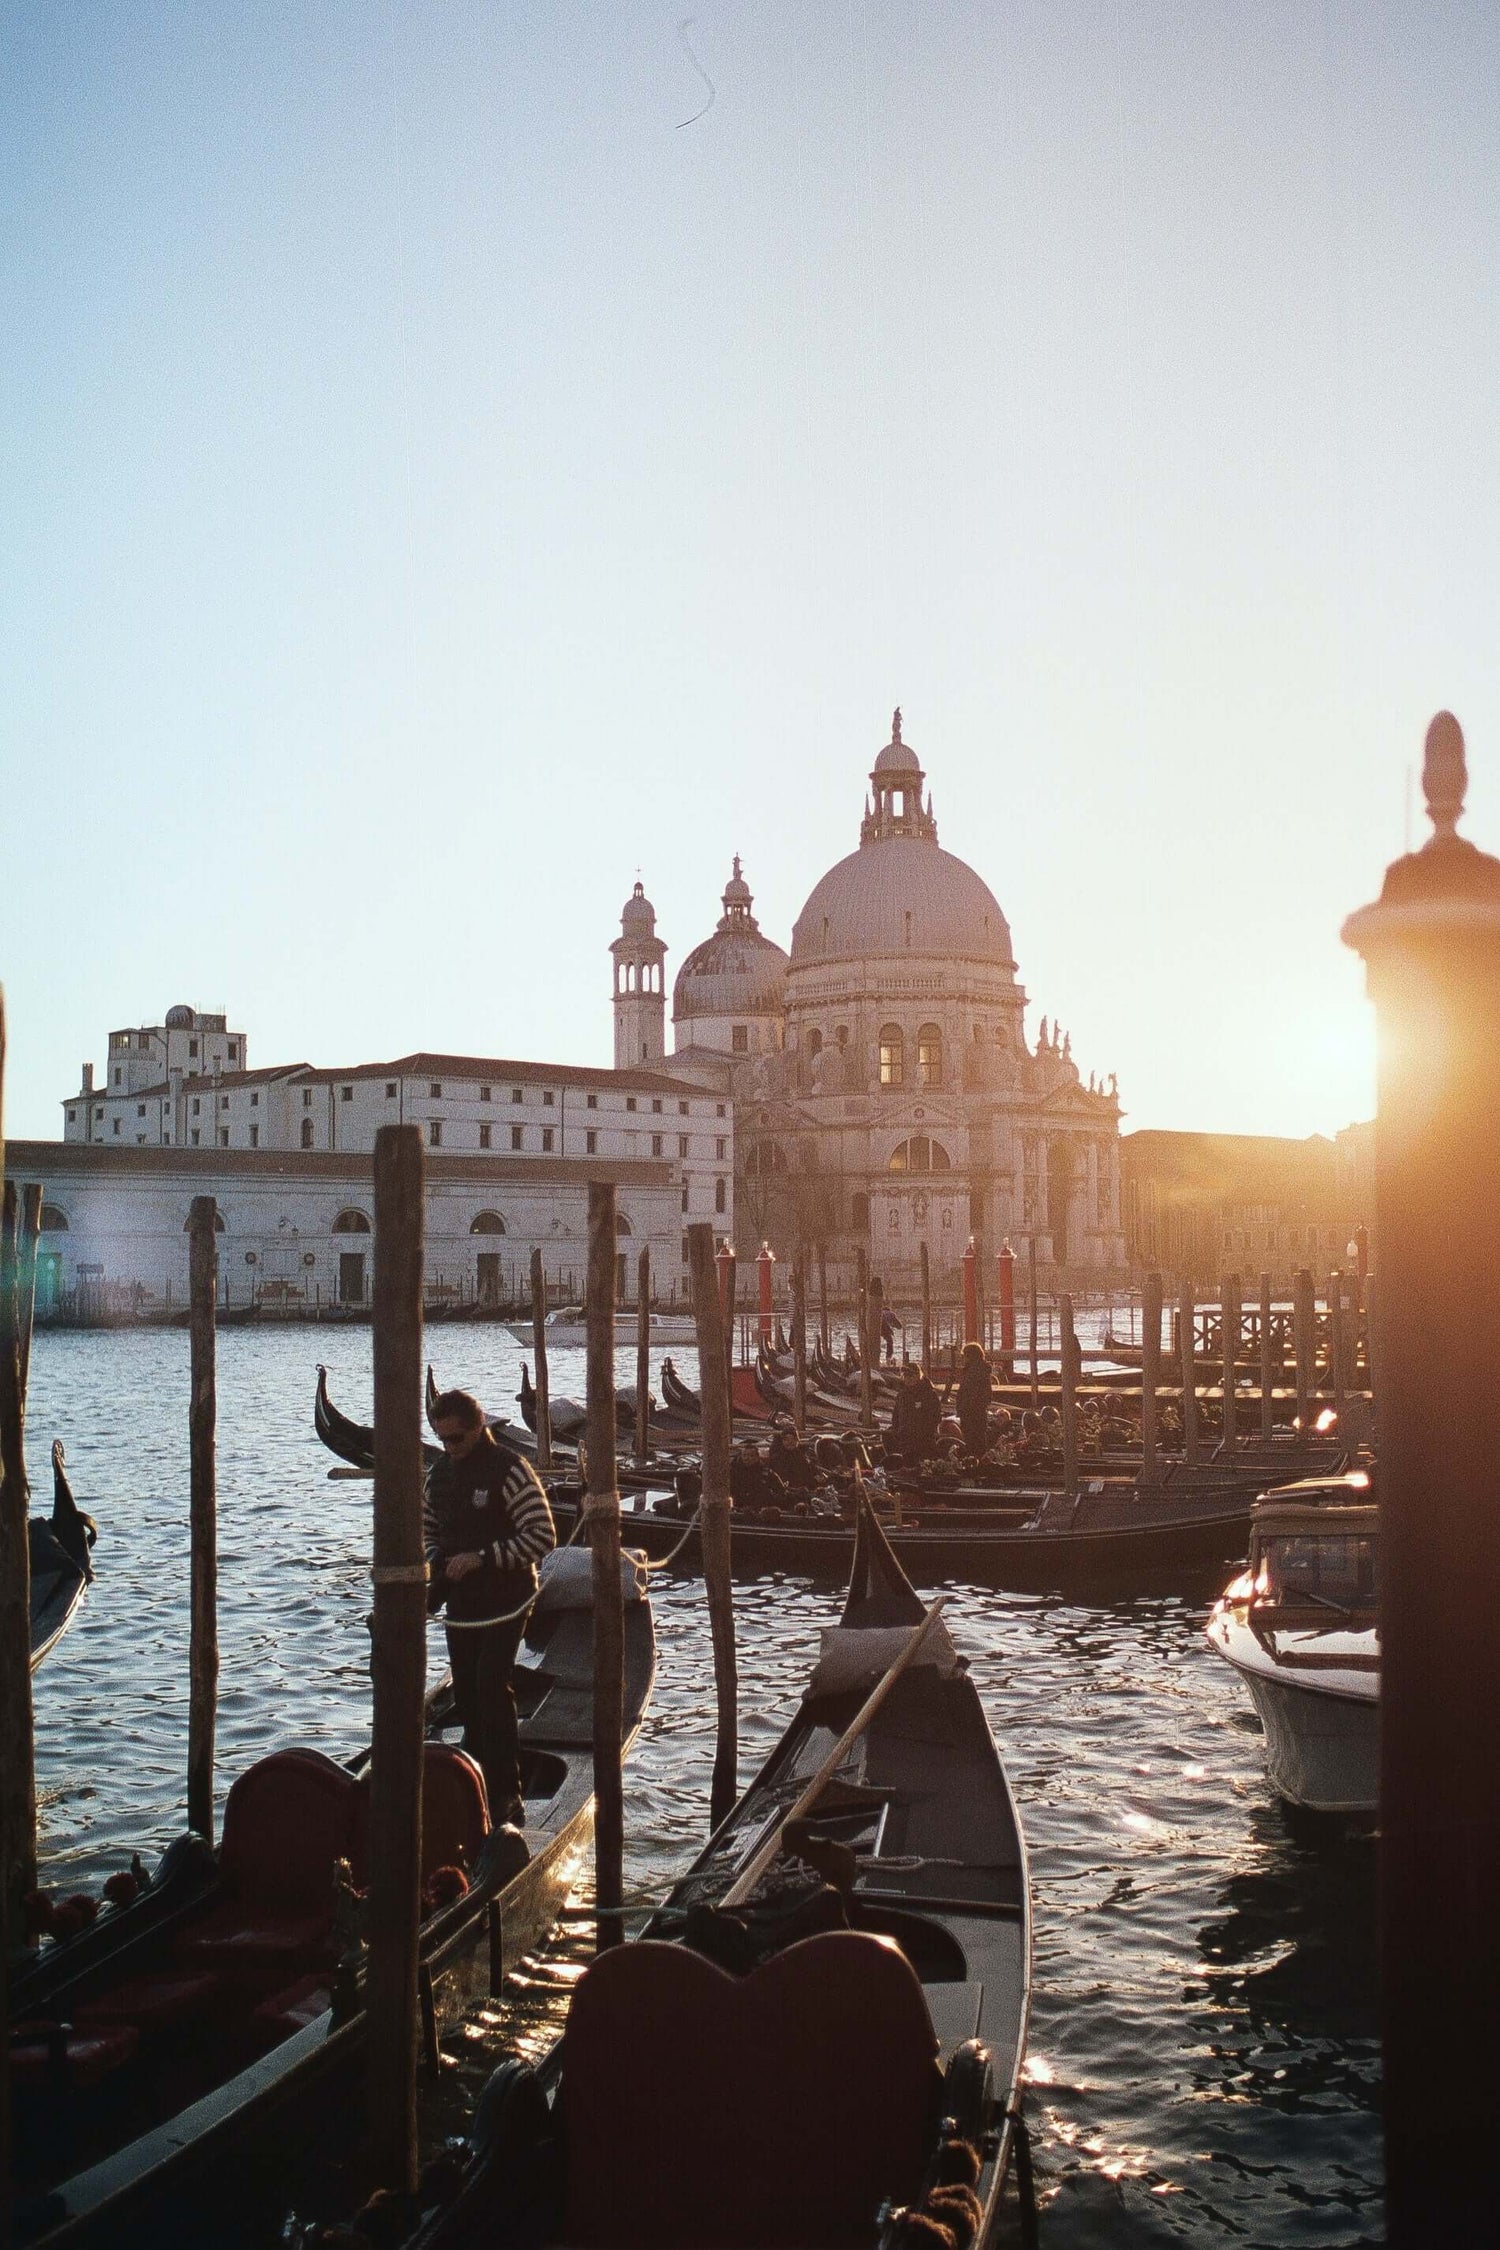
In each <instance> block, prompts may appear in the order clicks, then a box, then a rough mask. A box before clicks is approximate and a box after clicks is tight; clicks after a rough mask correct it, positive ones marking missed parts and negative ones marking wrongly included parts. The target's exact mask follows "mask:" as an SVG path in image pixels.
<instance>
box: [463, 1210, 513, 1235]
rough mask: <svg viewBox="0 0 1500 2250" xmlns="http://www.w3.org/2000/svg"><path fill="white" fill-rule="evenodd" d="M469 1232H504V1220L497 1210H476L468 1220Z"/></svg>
mask: <svg viewBox="0 0 1500 2250" xmlns="http://www.w3.org/2000/svg"><path fill="white" fill-rule="evenodd" d="M469 1232H470V1234H504V1232H505V1221H504V1220H503V1219H502V1218H501V1216H500V1214H499V1212H498V1211H476V1212H475V1214H474V1216H473V1218H472V1219H471V1220H470V1221H469Z"/></svg>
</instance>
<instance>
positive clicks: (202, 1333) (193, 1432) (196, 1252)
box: [187, 1195, 219, 1844]
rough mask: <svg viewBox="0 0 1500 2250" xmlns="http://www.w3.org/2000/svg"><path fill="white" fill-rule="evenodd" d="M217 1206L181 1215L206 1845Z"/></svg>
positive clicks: (213, 1703)
mask: <svg viewBox="0 0 1500 2250" xmlns="http://www.w3.org/2000/svg"><path fill="white" fill-rule="evenodd" d="M218 1219H219V1207H218V1204H217V1203H216V1202H215V1201H214V1199H213V1197H212V1196H211V1195H195V1196H194V1197H193V1200H192V1203H191V1205H190V1207H189V1210H188V1553H189V1560H188V1580H189V1588H190V1592H189V1618H188V1771H187V1817H188V1826H189V1828H193V1829H196V1830H197V1832H198V1834H199V1835H200V1836H202V1837H203V1838H204V1840H205V1841H206V1842H207V1843H210V1844H211V1843H212V1842H213V1840H214V1733H215V1727H216V1724H217V1718H218V1706H219V1493H218V1456H217V1445H218V1427H219V1389H218V1382H219V1377H218V1359H217V1344H218V1338H217V1329H216V1317H217V1316H216V1307H217V1304H218V1295H219V1235H218Z"/></svg>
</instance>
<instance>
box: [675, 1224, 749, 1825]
mask: <svg viewBox="0 0 1500 2250" xmlns="http://www.w3.org/2000/svg"><path fill="white" fill-rule="evenodd" d="M687 1238H688V1262H689V1268H690V1270H691V1273H692V1276H693V1303H694V1306H695V1307H696V1308H697V1318H698V1369H699V1395H700V1397H701V1398H702V1401H703V1499H702V1502H701V1514H700V1516H699V1523H698V1545H699V1548H700V1551H701V1553H702V1556H703V1586H704V1591H705V1593H706V1594H707V1596H708V1623H709V1632H710V1635H711V1638H712V1641H713V1652H714V1702H715V1708H716V1711H717V1734H716V1738H715V1743H714V1772H713V1784H712V1788H711V1790H710V1795H709V1827H710V1829H715V1828H717V1827H718V1825H719V1823H720V1821H721V1820H723V1819H725V1818H726V1816H727V1815H728V1814H729V1812H730V1811H731V1810H732V1809H733V1806H734V1801H735V1798H736V1797H737V1795H738V1794H739V1780H738V1774H739V1673H738V1666H737V1662H736V1657H735V1647H734V1583H733V1580H732V1578H731V1576H730V1567H729V1566H730V1555H729V1548H730V1509H729V1438H730V1414H729V1386H728V1384H727V1382H726V1383H723V1384H719V1383H715V1382H714V1381H713V1380H712V1370H713V1369H714V1367H716V1366H718V1367H722V1366H723V1364H724V1352H723V1343H722V1339H721V1338H720V1336H719V1334H718V1325H719V1321H718V1316H719V1300H718V1295H717V1292H716V1291H715V1289H714V1288H713V1280H712V1277H713V1255H714V1236H713V1228H712V1227H711V1226H708V1225H707V1224H698V1225H694V1226H690V1227H689V1228H688V1230H687Z"/></svg>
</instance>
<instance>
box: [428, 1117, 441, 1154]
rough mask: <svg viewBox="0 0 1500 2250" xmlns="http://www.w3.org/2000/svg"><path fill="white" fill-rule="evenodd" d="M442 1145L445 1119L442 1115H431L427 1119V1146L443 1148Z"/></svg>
mask: <svg viewBox="0 0 1500 2250" xmlns="http://www.w3.org/2000/svg"><path fill="white" fill-rule="evenodd" d="M442 1145H443V1121H442V1119H441V1118H440V1117H430V1118H429V1119H428V1120H427V1146H428V1147H429V1148H441V1147H442Z"/></svg>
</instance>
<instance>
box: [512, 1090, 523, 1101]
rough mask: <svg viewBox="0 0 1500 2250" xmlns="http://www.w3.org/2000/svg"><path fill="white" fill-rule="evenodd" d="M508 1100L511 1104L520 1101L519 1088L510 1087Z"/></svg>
mask: <svg viewBox="0 0 1500 2250" xmlns="http://www.w3.org/2000/svg"><path fill="white" fill-rule="evenodd" d="M510 1098H511V1100H512V1101H513V1102H518V1101H519V1100H520V1099H521V1089H520V1087H519V1086H512V1088H511V1090H510Z"/></svg>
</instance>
